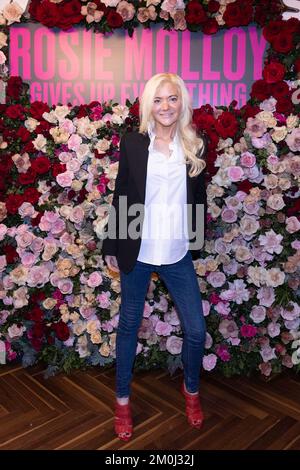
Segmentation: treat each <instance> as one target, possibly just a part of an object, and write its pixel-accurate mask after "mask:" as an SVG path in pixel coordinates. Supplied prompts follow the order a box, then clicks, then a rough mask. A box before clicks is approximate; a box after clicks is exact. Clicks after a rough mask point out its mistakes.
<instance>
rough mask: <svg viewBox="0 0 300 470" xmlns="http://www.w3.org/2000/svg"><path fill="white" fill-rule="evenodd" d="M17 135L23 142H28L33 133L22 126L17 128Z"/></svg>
mask: <svg viewBox="0 0 300 470" xmlns="http://www.w3.org/2000/svg"><path fill="white" fill-rule="evenodd" d="M16 136H17V137H20V139H21V140H22V142H27V141H28V140H29V139H30V138H31V133H30V132H29V131H28V130H27V129H26V128H25V127H20V128H19V129H18V130H17V133H16Z"/></svg>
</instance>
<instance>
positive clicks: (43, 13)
mask: <svg viewBox="0 0 300 470" xmlns="http://www.w3.org/2000/svg"><path fill="white" fill-rule="evenodd" d="M29 13H30V16H31V18H33V19H35V20H37V21H38V22H39V23H42V24H44V25H45V26H48V27H49V28H53V27H54V26H57V25H58V21H59V17H60V11H59V6H58V5H57V4H56V3H52V2H50V1H49V0H44V1H43V2H30V4H29Z"/></svg>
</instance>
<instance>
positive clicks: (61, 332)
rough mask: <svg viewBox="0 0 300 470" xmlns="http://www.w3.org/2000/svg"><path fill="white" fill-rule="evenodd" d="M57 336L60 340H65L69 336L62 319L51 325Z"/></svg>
mask: <svg viewBox="0 0 300 470" xmlns="http://www.w3.org/2000/svg"><path fill="white" fill-rule="evenodd" d="M53 327H54V330H55V333H56V336H57V338H58V339H59V340H60V341H67V339H68V338H69V336H70V332H69V328H68V327H67V325H66V324H65V323H64V322H63V321H59V322H58V323H55V324H54V325H53Z"/></svg>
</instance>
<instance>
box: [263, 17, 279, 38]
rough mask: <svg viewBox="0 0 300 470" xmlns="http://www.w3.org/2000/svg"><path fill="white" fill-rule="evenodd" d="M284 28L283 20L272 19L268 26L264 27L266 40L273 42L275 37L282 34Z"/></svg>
mask: <svg viewBox="0 0 300 470" xmlns="http://www.w3.org/2000/svg"><path fill="white" fill-rule="evenodd" d="M282 29H283V21H281V20H277V21H270V22H269V24H268V25H267V26H265V27H264V29H263V35H264V38H265V39H266V41H268V42H272V41H273V39H275V38H276V36H278V34H280V32H281V31H282Z"/></svg>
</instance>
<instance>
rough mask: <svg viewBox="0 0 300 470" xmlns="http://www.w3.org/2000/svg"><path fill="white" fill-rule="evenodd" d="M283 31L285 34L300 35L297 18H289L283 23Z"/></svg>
mask: <svg viewBox="0 0 300 470" xmlns="http://www.w3.org/2000/svg"><path fill="white" fill-rule="evenodd" d="M283 24H284V30H285V31H286V32H287V33H291V34H294V33H297V34H299V33H300V21H299V20H298V19H297V18H290V19H289V20H287V21H285V22H284V23H283Z"/></svg>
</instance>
